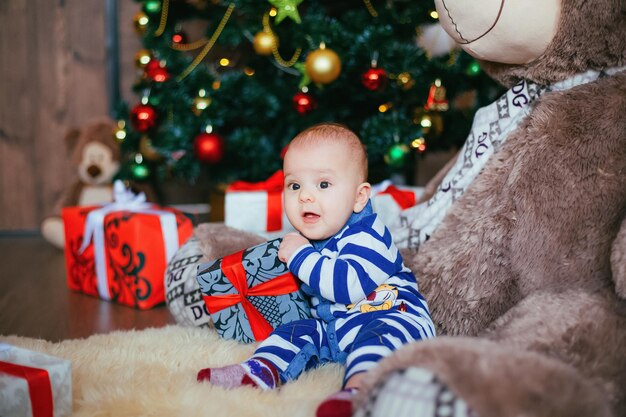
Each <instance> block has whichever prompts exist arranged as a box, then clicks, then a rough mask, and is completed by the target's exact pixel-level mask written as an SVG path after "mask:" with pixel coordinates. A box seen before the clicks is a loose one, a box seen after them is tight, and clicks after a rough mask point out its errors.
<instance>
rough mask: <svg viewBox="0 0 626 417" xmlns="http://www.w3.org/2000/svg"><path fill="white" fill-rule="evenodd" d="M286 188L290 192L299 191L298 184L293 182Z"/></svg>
mask: <svg viewBox="0 0 626 417" xmlns="http://www.w3.org/2000/svg"><path fill="white" fill-rule="evenodd" d="M287 188H288V189H290V190H291V191H296V190H299V189H300V184H296V183H295V182H292V183H291V184H289V185H287Z"/></svg>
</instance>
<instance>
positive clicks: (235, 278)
mask: <svg viewBox="0 0 626 417" xmlns="http://www.w3.org/2000/svg"><path fill="white" fill-rule="evenodd" d="M279 245H280V239H274V240H270V241H269V242H265V243H262V244H260V245H257V246H254V247H252V248H249V249H245V250H243V251H240V252H237V253H234V254H232V255H228V256H225V257H224V258H221V259H218V260H216V261H213V262H208V263H204V264H201V265H199V266H198V276H197V279H198V284H199V285H200V291H201V292H202V294H203V297H204V302H205V304H206V306H207V310H209V313H211V317H212V319H213V324H214V326H215V329H216V330H217V332H218V334H219V335H220V336H222V337H223V338H225V339H235V340H239V341H241V342H244V343H251V342H254V341H260V340H263V339H265V338H267V336H269V334H270V333H271V332H272V330H273V329H275V328H276V327H278V326H279V325H281V324H284V323H289V322H291V321H294V320H300V319H306V318H311V309H310V306H309V303H308V301H307V300H308V299H307V297H306V296H305V295H304V294H303V293H302V292H301V291H300V289H299V285H300V284H299V281H298V280H297V278H296V277H294V276H293V275H292V274H291V273H290V272H289V270H288V269H287V265H286V264H285V263H284V262H281V261H280V260H279V259H278V247H279Z"/></svg>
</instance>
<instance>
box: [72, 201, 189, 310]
mask: <svg viewBox="0 0 626 417" xmlns="http://www.w3.org/2000/svg"><path fill="white" fill-rule="evenodd" d="M124 207H125V205H124V204H119V203H112V204H110V205H106V206H96V207H66V208H64V209H63V211H62V216H63V222H64V224H65V263H66V268H67V284H68V286H69V288H70V289H72V290H75V291H80V292H83V293H85V294H89V295H92V296H97V297H100V298H102V299H105V300H110V301H114V302H116V303H119V304H125V305H129V306H132V307H136V308H140V309H148V308H151V307H154V306H155V305H157V304H160V303H163V302H164V301H165V288H164V278H163V277H164V274H165V269H166V267H167V263H168V261H169V260H170V259H171V258H172V256H174V254H175V253H176V250H177V249H178V247H179V246H180V245H182V244H183V243H184V242H185V241H186V240H187V239H188V238H189V237H190V236H191V235H192V234H193V225H192V223H191V220H189V219H188V218H187V217H185V216H184V215H183V214H182V213H181V212H179V211H177V210H174V209H171V208H161V207H158V206H155V205H152V204H147V203H142V204H139V205H137V207H132V208H129V207H126V208H124ZM85 240H87V242H85Z"/></svg>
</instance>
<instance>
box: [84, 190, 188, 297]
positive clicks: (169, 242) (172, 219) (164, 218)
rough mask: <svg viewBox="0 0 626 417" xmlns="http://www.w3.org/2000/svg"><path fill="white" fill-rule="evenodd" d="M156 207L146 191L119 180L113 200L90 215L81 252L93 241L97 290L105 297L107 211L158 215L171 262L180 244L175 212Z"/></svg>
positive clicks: (106, 289) (167, 254)
mask: <svg viewBox="0 0 626 417" xmlns="http://www.w3.org/2000/svg"><path fill="white" fill-rule="evenodd" d="M157 207H158V206H156V205H154V204H151V203H148V202H147V201H146V195H145V194H144V193H139V194H134V193H133V192H132V191H131V190H130V189H127V188H126V187H125V186H124V183H123V182H122V181H119V180H117V181H115V183H114V184H113V202H112V203H110V204H106V205H104V206H102V207H101V208H99V209H95V210H92V211H90V212H89V214H87V220H86V222H85V235H84V237H83V244H82V245H81V247H80V249H79V250H78V252H79V253H82V252H83V251H84V250H85V249H87V247H88V246H89V244H90V243H91V241H92V240H93V246H94V260H95V263H96V278H97V281H98V293H99V294H100V297H102V298H103V299H105V300H110V299H111V292H110V290H109V284H108V279H107V270H106V265H107V263H106V252H105V250H104V218H105V217H106V215H107V214H109V213H112V212H115V211H130V212H132V213H142V214H153V215H155V216H158V217H159V221H160V222H161V231H162V234H163V242H164V245H165V260H166V262H169V261H170V259H172V257H173V256H174V254H175V253H176V251H177V250H178V246H179V242H178V227H177V225H176V215H175V214H174V213H172V212H171V211H167V210H159V209H158V208H157Z"/></svg>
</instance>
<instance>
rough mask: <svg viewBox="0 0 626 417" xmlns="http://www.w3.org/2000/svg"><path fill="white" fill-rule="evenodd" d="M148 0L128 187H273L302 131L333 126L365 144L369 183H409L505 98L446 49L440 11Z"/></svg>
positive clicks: (411, 4) (130, 132)
mask: <svg viewBox="0 0 626 417" xmlns="http://www.w3.org/2000/svg"><path fill="white" fill-rule="evenodd" d="M139 3H140V4H141V10H140V11H139V12H138V13H137V14H136V15H135V16H134V25H135V29H136V32H137V33H138V34H139V36H141V40H142V44H143V48H142V49H141V50H140V51H138V52H137V55H136V60H135V61H136V66H137V68H138V73H139V74H140V76H139V77H138V80H137V82H136V84H135V86H134V91H135V92H136V93H137V96H138V98H137V102H136V103H133V104H131V105H126V104H121V105H120V111H119V121H118V130H117V131H116V136H117V137H118V139H119V141H120V143H121V147H122V150H123V151H124V152H125V154H126V159H125V163H124V165H123V169H122V170H121V172H120V177H122V178H127V179H134V180H147V179H152V180H153V181H154V180H155V179H156V180H161V179H163V178H168V177H180V178H183V179H185V180H187V181H189V182H194V181H196V180H198V179H199V178H201V177H202V178H209V179H210V181H212V182H215V183H218V182H229V181H232V180H247V181H260V180H264V179H266V178H267V177H269V176H270V175H271V174H272V173H273V172H275V171H276V170H278V169H280V167H281V152H282V151H283V150H284V147H285V145H286V144H287V143H288V142H289V140H290V139H291V138H293V137H294V136H295V135H296V134H297V133H298V132H299V131H301V130H303V129H305V128H306V127H308V126H311V125H313V124H315V123H319V122H323V121H333V122H339V123H343V124H345V125H347V126H348V127H350V128H351V129H353V130H354V131H355V132H356V133H357V134H358V135H359V136H360V137H361V139H362V140H363V142H364V143H365V145H366V147H367V150H368V154H369V160H370V181H371V182H378V181H381V180H383V179H385V178H389V177H390V176H392V175H394V174H396V176H397V174H400V175H401V176H404V177H405V178H406V179H407V181H408V182H410V181H411V178H412V174H411V173H412V172H413V170H414V165H415V163H416V161H418V160H419V158H420V155H421V154H423V153H424V152H430V151H432V150H437V149H449V148H451V147H458V146H460V145H461V144H462V143H463V141H464V140H465V136H466V135H467V132H468V131H469V127H470V125H471V120H472V117H473V113H474V112H475V110H476V109H477V108H478V107H479V106H482V105H484V104H486V103H487V102H490V101H493V99H494V98H495V96H496V95H497V94H498V93H499V91H500V90H499V89H498V88H497V87H496V86H495V84H494V83H493V82H492V81H491V80H490V79H489V78H488V77H487V76H486V75H485V74H483V73H482V72H481V71H480V68H479V67H478V65H477V63H476V62H475V61H474V60H473V59H472V58H471V57H470V56H468V55H466V54H465V53H462V52H461V51H460V50H458V49H454V48H453V46H452V43H449V41H448V40H447V39H448V38H447V36H446V35H445V34H444V33H443V31H442V29H441V27H440V26H439V25H438V23H437V14H436V12H435V10H434V6H433V5H432V4H431V3H430V2H415V1H408V0H407V1H401V0H395V1H388V0H385V1H382V0H380V1H377V0H362V1H357V0H353V1H333V0H269V1H265V0H234V1H220V0H141V1H139ZM199 25H200V27H201V30H200V31H198V30H197V28H198V26H199ZM190 28H195V30H196V32H200V33H194V34H192V33H191V32H190V31H191V29H190ZM442 44H443V46H442Z"/></svg>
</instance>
